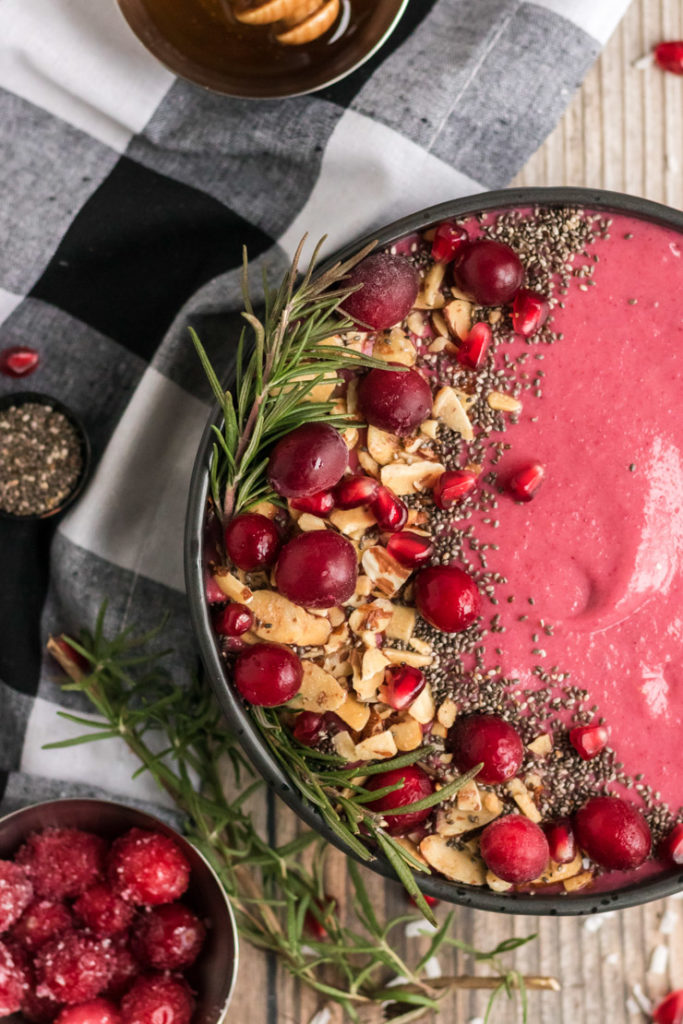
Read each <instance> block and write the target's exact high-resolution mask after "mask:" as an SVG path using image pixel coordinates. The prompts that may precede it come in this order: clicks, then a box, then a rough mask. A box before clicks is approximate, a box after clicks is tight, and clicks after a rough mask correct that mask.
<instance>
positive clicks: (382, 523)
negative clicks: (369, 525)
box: [370, 486, 408, 533]
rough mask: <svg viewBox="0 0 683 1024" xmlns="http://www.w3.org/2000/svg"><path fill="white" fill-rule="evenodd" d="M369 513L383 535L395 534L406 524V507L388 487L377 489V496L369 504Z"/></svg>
mask: <svg viewBox="0 0 683 1024" xmlns="http://www.w3.org/2000/svg"><path fill="white" fill-rule="evenodd" d="M370 511H371V512H372V514H373V516H374V517H375V519H376V520H377V525H378V526H379V528H380V530H383V531H384V533H396V532H397V531H398V530H402V529H403V527H404V526H405V525H406V523H407V522H408V506H407V505H406V504H405V502H403V501H401V499H400V498H397V497H396V495H395V494H394V492H393V491H390V490H389V488H388V487H382V486H380V487H378V488H377V494H376V495H375V497H374V498H373V500H372V502H371V503H370Z"/></svg>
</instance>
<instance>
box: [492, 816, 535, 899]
mask: <svg viewBox="0 0 683 1024" xmlns="http://www.w3.org/2000/svg"><path fill="white" fill-rule="evenodd" d="M480 850H481V855H482V857H483V858H484V863H485V864H486V866H487V868H489V869H490V870H491V871H493V873H494V874H496V875H498V877H499V878H502V879H503V881H505V882H512V883H513V884H517V885H519V884H521V883H522V882H533V880H534V879H535V878H538V877H539V876H540V875H542V874H543V872H544V870H545V868H546V867H547V865H548V859H549V850H548V840H547V839H546V837H545V835H544V833H543V831H542V829H540V828H539V826H538V825H536V824H535V823H534V822H533V821H530V820H529V818H525V817H524V816H523V815H522V814H508V815H506V816H505V817H504V818H498V819H497V820H496V821H492V822H491V824H490V825H487V826H486V828H485V829H484V831H483V832H482V834H481V839H480Z"/></svg>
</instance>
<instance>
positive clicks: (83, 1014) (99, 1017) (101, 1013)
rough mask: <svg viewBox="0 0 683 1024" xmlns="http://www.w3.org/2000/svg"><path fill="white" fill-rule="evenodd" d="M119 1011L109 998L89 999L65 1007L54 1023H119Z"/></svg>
mask: <svg viewBox="0 0 683 1024" xmlns="http://www.w3.org/2000/svg"><path fill="white" fill-rule="evenodd" d="M120 1020H121V1017H120V1014H119V1011H118V1009H117V1007H116V1006H115V1004H114V1003H112V1002H111V1000H109V999H91V1000H90V1002H88V1003H78V1005H77V1006H67V1007H65V1008H64V1009H63V1010H62V1012H61V1013H60V1014H59V1016H58V1017H57V1018H56V1021H55V1024H119V1021H120Z"/></svg>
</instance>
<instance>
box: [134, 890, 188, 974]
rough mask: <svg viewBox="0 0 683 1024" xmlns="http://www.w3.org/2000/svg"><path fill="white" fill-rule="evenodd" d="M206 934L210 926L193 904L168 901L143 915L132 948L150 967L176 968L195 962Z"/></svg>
mask: <svg viewBox="0 0 683 1024" xmlns="http://www.w3.org/2000/svg"><path fill="white" fill-rule="evenodd" d="M205 935H206V928H205V927H204V925H203V924H202V922H201V921H200V920H199V918H198V917H197V915H196V914H194V913H193V912H192V911H191V910H190V909H189V907H186V906H184V905H183V904H182V903H167V904H166V905H165V906H163V907H155V908H154V909H153V910H149V911H148V912H147V913H146V914H144V915H143V916H142V917H141V918H140V921H139V924H138V926H137V928H136V930H135V933H134V935H133V938H132V948H133V952H134V953H135V954H136V956H137V957H138V959H139V960H141V961H142V963H144V964H147V965H148V966H149V967H156V968H158V970H160V971H165V970H168V971H176V970H179V969H180V968H182V967H189V966H190V964H193V963H194V962H195V960H196V959H197V957H198V956H199V951H200V950H201V948H202V944H203V942H204V936H205Z"/></svg>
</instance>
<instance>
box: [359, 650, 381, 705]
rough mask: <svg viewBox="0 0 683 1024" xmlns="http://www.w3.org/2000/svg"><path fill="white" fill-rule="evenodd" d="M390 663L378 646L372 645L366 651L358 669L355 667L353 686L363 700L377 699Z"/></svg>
mask: <svg viewBox="0 0 683 1024" xmlns="http://www.w3.org/2000/svg"><path fill="white" fill-rule="evenodd" d="M388 664H389V663H388V661H387V659H386V658H385V657H384V654H383V653H382V651H380V650H379V649H378V648H377V647H370V648H368V649H367V650H366V651H365V652H364V654H363V656H362V657H361V658H360V664H359V666H358V669H357V670H356V669H354V673H353V688H354V690H355V691H356V694H357V696H358V697H359V698H360V699H361V700H367V701H370V700H375V699H376V697H377V691H378V689H379V687H380V686H381V684H382V683H383V681H384V670H385V668H386V667H387V665H388Z"/></svg>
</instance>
